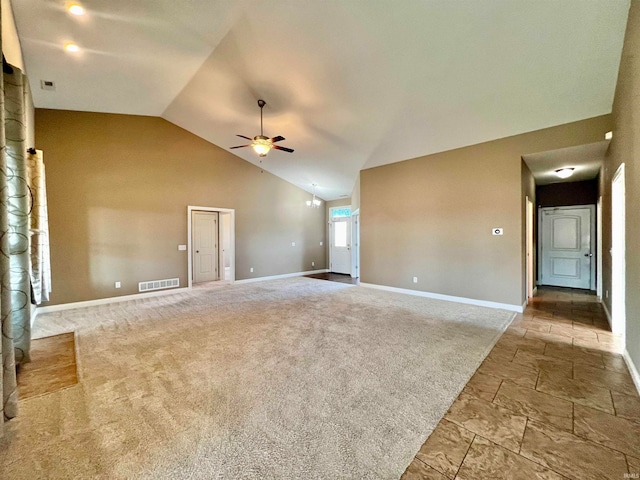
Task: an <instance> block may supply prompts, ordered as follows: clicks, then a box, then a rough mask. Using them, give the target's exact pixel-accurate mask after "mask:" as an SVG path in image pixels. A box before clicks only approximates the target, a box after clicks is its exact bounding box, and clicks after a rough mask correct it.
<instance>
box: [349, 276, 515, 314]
mask: <svg viewBox="0 0 640 480" xmlns="http://www.w3.org/2000/svg"><path fill="white" fill-rule="evenodd" d="M360 286H361V287H367V288H376V289H378V290H387V291H389V292H397V293H404V294H407V295H415V296H418V297H426V298H434V299H436V300H444V301H447V302H455V303H465V304H467V305H477V306H479V307H488V308H499V309H501V310H509V311H511V312H518V313H522V312H524V309H525V307H526V302H525V304H524V305H511V304H510V303H498V302H489V301H487V300H476V299H475V298H466V297H455V296H453V295H442V294H441V293H431V292H423V291H420V290H410V289H408V288H397V287H388V286H386V285H376V284H374V283H362V282H360Z"/></svg>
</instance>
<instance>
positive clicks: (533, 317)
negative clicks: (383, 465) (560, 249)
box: [402, 287, 640, 480]
mask: <svg viewBox="0 0 640 480" xmlns="http://www.w3.org/2000/svg"><path fill="white" fill-rule="evenodd" d="M538 291H539V293H538V296H536V297H535V298H534V299H533V300H532V301H531V303H530V304H529V306H528V307H527V309H526V311H525V312H524V313H523V314H519V315H518V316H517V317H516V318H515V320H514V321H513V323H512V324H511V326H510V327H509V328H508V329H507V331H506V332H505V333H504V334H503V335H502V337H501V338H500V340H499V341H498V342H497V344H496V345H495V347H494V348H493V350H492V351H491V353H490V354H489V356H488V357H487V358H486V359H485V361H484V362H483V363H482V365H481V366H480V368H478V370H477V371H476V373H475V374H474V376H473V377H472V378H471V379H470V380H469V382H468V383H467V385H466V387H465V388H464V390H463V391H462V392H461V393H460V395H459V397H458V399H457V400H456V401H455V402H454V403H453V405H452V406H451V408H450V409H449V411H448V412H447V414H446V415H445V418H443V419H442V420H441V421H440V423H439V424H438V426H437V427H436V429H435V430H434V432H433V433H432V434H431V436H430V437H429V438H428V439H427V441H426V442H425V443H424V445H423V446H422V448H421V449H420V451H419V452H418V453H417V454H416V457H415V458H414V460H413V462H412V463H411V464H410V465H409V466H408V468H407V470H406V471H405V473H404V475H403V477H402V478H403V479H404V480H410V479H424V478H428V479H440V480H445V479H447V478H449V479H454V478H455V479H459V480H464V479H468V480H471V479H483V478H486V479H489V478H490V479H514V478H522V479H532V478H545V479H560V478H563V477H566V478H572V479H581V480H582V479H593V480H597V479H604V478H610V479H621V478H625V477H624V474H632V476H630V477H629V478H638V474H640V459H639V458H638V457H640V398H639V397H638V392H637V389H636V387H635V385H634V383H633V380H632V378H631V375H630V374H629V371H628V369H627V366H626V364H625V361H624V359H623V358H622V355H621V354H622V350H623V343H622V340H621V339H620V338H619V337H616V336H614V335H612V334H611V332H610V330H609V325H608V323H607V320H606V317H605V313H604V311H603V308H602V305H601V304H600V303H599V302H598V300H597V298H596V297H595V296H594V295H591V294H590V293H589V292H588V291H584V290H571V289H565V288H551V287H546V288H540V289H539V290H538Z"/></svg>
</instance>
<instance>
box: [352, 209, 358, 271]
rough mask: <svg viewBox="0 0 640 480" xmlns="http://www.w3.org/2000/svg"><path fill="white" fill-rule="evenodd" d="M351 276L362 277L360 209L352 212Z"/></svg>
mask: <svg viewBox="0 0 640 480" xmlns="http://www.w3.org/2000/svg"><path fill="white" fill-rule="evenodd" d="M351 278H360V209H359V208H357V209H355V210H354V211H353V212H351Z"/></svg>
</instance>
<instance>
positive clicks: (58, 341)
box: [18, 332, 78, 400]
mask: <svg viewBox="0 0 640 480" xmlns="http://www.w3.org/2000/svg"><path fill="white" fill-rule="evenodd" d="M76 383H78V370H77V366H76V344H75V335H74V333H73V332H70V333H63V334H61V335H54V336H52V337H46V338H39V339H36V340H32V341H31V362H30V363H26V364H24V365H22V366H21V367H20V369H19V371H18V398H20V400H24V399H25V398H31V397H36V396H38V395H45V394H47V393H53V392H56V391H58V390H61V389H63V388H67V387H70V386H72V385H75V384H76Z"/></svg>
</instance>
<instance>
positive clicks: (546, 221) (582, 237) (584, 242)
mask: <svg viewBox="0 0 640 480" xmlns="http://www.w3.org/2000/svg"><path fill="white" fill-rule="evenodd" d="M541 216H542V223H541V232H540V238H541V249H542V255H541V256H542V271H541V277H540V283H541V284H542V285H553V286H557V287H571V288H584V289H590V288H592V287H591V271H592V262H593V260H594V258H593V252H592V250H591V222H592V207H588V206H587V207H558V208H542V209H541Z"/></svg>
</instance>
